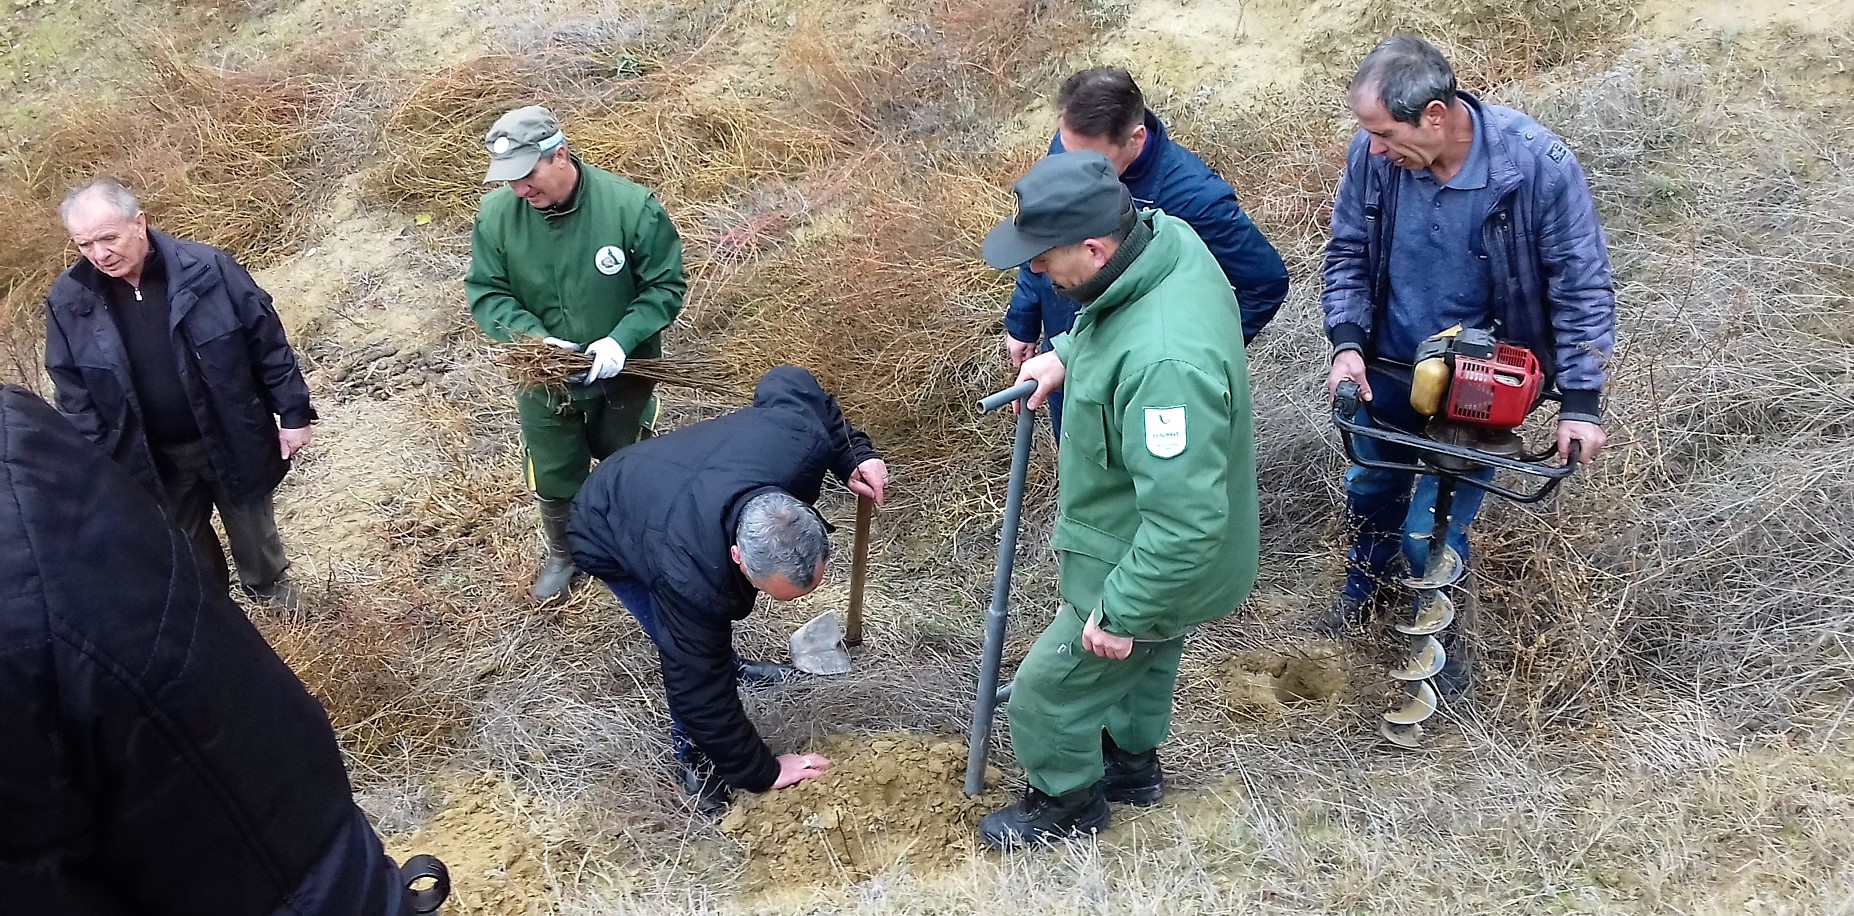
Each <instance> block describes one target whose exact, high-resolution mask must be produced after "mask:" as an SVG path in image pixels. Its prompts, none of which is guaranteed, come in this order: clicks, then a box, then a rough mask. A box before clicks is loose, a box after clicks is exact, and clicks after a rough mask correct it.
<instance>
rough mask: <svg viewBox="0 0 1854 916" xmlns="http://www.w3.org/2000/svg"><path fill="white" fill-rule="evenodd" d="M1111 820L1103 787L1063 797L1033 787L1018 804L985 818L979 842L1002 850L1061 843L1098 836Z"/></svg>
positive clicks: (1081, 790)
mask: <svg viewBox="0 0 1854 916" xmlns="http://www.w3.org/2000/svg"><path fill="white" fill-rule="evenodd" d="M1111 817H1112V815H1111V814H1110V813H1109V812H1108V808H1107V799H1106V798H1105V797H1104V796H1102V795H1101V785H1100V783H1096V784H1094V785H1092V786H1089V787H1088V788H1086V789H1078V790H1076V791H1074V792H1070V793H1069V794H1067V795H1062V796H1049V795H1044V794H1043V793H1042V792H1041V791H1039V790H1038V789H1037V788H1036V787H1035V786H1030V787H1028V788H1026V789H1024V797H1023V798H1021V799H1018V800H1017V802H1016V803H1014V804H1012V805H1010V806H1008V807H1005V808H1003V809H1000V810H998V811H993V812H992V813H990V814H987V815H985V819H984V820H983V821H980V822H979V840H981V841H982V842H984V844H985V845H987V846H990V847H991V848H993V849H1001V850H1010V849H1016V848H1018V847H1021V846H1027V845H1030V844H1032V843H1060V842H1062V841H1063V840H1065V839H1068V838H1069V837H1072V836H1081V835H1086V834H1093V833H1099V832H1100V831H1102V830H1103V829H1106V827H1107V822H1108V820H1109V819H1110V818H1111Z"/></svg>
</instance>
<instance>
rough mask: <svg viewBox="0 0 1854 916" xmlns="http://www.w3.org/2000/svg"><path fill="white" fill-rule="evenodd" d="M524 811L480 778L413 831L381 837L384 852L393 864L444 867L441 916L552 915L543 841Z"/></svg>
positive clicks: (501, 786) (500, 786) (505, 788)
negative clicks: (437, 862)
mask: <svg viewBox="0 0 1854 916" xmlns="http://www.w3.org/2000/svg"><path fill="white" fill-rule="evenodd" d="M524 804H525V802H524V801H523V800H522V799H520V798H518V797H516V796H515V795H514V792H513V789H512V788H511V787H510V786H509V785H508V784H507V783H505V782H502V781H501V780H498V779H496V778H494V777H490V776H484V777H482V778H480V779H477V780H475V781H474V782H471V783H469V784H467V785H464V786H462V787H461V788H459V789H458V790H457V791H456V793H455V794H453V795H452V796H451V797H450V798H449V799H448V800H447V802H446V807H445V809H444V810H442V811H440V812H438V813H437V814H435V815H433V816H432V818H431V819H430V820H429V821H426V822H425V824H424V825H423V826H421V827H420V828H419V829H417V830H415V831H412V832H411V833H403V834H398V835H396V836H390V837H387V838H386V851H387V852H388V853H389V854H390V855H392V857H393V859H394V861H398V862H404V861H405V860H406V859H408V858H410V857H411V856H414V855H417V854H419V853H422V852H423V853H430V854H432V855H435V856H437V857H438V858H440V859H442V860H444V865H445V867H446V868H448V869H450V873H451V898H450V900H449V901H448V902H446V903H445V904H444V910H443V912H444V913H445V916H539V914H542V913H548V912H552V909H551V907H550V905H549V901H551V900H552V899H553V896H554V895H553V893H552V886H551V882H550V881H549V879H548V877H547V873H546V870H545V869H544V868H543V866H542V861H543V858H544V856H545V851H546V842H545V841H544V840H543V839H542V838H541V837H539V836H537V835H536V834H535V833H534V831H533V830H532V829H530V828H529V827H528V826H527V825H526V823H525V822H526V821H528V820H529V818H527V817H525V816H523V814H522V812H521V808H522V807H523V805H524Z"/></svg>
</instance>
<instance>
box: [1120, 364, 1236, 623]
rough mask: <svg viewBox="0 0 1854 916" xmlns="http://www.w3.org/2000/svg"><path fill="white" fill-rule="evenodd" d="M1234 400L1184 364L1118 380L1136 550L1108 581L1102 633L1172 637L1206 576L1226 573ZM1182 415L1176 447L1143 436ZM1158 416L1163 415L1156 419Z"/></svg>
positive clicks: (1159, 438) (1157, 367)
mask: <svg viewBox="0 0 1854 916" xmlns="http://www.w3.org/2000/svg"><path fill="white" fill-rule="evenodd" d="M1230 397H1231V393H1230V391H1229V388H1228V386H1227V385H1225V384H1223V383H1222V382H1221V381H1220V380H1218V379H1215V378H1213V377H1211V376H1210V375H1209V374H1207V373H1205V372H1204V371H1202V370H1200V369H1198V368H1197V367H1195V366H1192V365H1190V364H1188V363H1183V362H1179V361H1176V360H1166V361H1163V362H1159V363H1156V364H1154V365H1152V366H1150V367H1147V368H1146V369H1144V370H1141V371H1140V372H1138V373H1136V374H1134V375H1132V376H1130V377H1128V378H1127V379H1125V380H1123V381H1122V382H1121V384H1120V385H1119V387H1118V388H1116V389H1115V391H1114V411H1115V413H1116V414H1118V416H1119V417H1120V443H1119V444H1120V449H1121V455H1123V456H1124V459H1123V460H1124V461H1125V463H1126V467H1127V472H1128V473H1129V474H1130V475H1131V476H1132V478H1133V501H1134V507H1135V510H1136V511H1137V512H1138V513H1139V528H1138V529H1137V530H1135V531H1134V533H1133V546H1132V547H1131V548H1130V549H1129V550H1128V551H1127V552H1126V554H1125V556H1123V557H1122V558H1121V560H1120V563H1119V564H1118V565H1117V566H1115V567H1114V569H1113V571H1112V572H1110V573H1108V574H1107V581H1106V583H1105V584H1104V587H1103V590H1102V605H1101V610H1102V616H1103V624H1102V625H1103V626H1104V627H1105V628H1106V629H1107V630H1108V632H1111V633H1116V634H1119V635H1122V636H1133V637H1136V638H1166V637H1170V636H1174V635H1176V634H1177V632H1178V630H1179V627H1180V625H1181V619H1183V618H1196V617H1197V616H1199V615H1196V614H1194V612H1196V611H1198V610H1199V609H1198V608H1196V607H1194V606H1193V605H1194V603H1195V602H1199V601H1201V600H1202V596H1203V595H1204V594H1205V593H1206V592H1209V591H1213V590H1212V589H1207V588H1206V587H1205V584H1204V583H1205V580H1206V579H1207V577H1215V576H1222V575H1227V574H1228V571H1227V570H1219V569H1217V568H1216V566H1215V562H1214V561H1215V558H1216V557H1217V556H1218V554H1219V552H1220V551H1221V550H1222V548H1223V544H1224V542H1225V540H1227V539H1228V538H1229V537H1230V531H1231V527H1230V525H1231V522H1230V510H1231V506H1230V498H1229V491H1230V488H1229V483H1228V481H1229V475H1230V463H1231V455H1230V442H1231V441H1232V440H1233V438H1234V437H1233V436H1232V435H1231V429H1230V427H1231V423H1232V418H1231V402H1230ZM1179 408H1182V409H1183V413H1184V416H1183V423H1184V437H1183V442H1182V445H1183V449H1182V450H1181V451H1178V452H1177V453H1176V454H1172V455H1171V457H1160V456H1159V454H1155V450H1156V451H1157V452H1158V453H1160V454H1165V453H1169V452H1170V451H1172V450H1173V449H1174V448H1176V446H1177V445H1178V444H1180V443H1178V442H1177V440H1175V439H1169V438H1165V437H1164V435H1163V433H1162V431H1160V430H1158V429H1157V427H1155V432H1159V433H1161V435H1159V436H1157V437H1155V436H1151V435H1149V434H1148V430H1147V423H1148V422H1154V423H1157V422H1159V421H1160V420H1162V419H1174V420H1175V419H1176V416H1177V410H1178V409H1179ZM1160 412H1163V413H1160Z"/></svg>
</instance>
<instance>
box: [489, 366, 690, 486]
mask: <svg viewBox="0 0 1854 916" xmlns="http://www.w3.org/2000/svg"><path fill="white" fill-rule="evenodd" d="M654 387H655V386H654V385H653V384H652V383H651V382H650V381H648V380H646V379H640V378H633V377H630V376H618V377H617V378H613V379H608V380H606V381H604V382H601V383H597V384H595V385H593V386H589V388H588V389H587V390H586V391H585V393H580V392H579V391H575V392H573V393H572V394H570V395H563V394H559V393H556V392H550V391H547V390H545V389H539V388H524V389H522V390H521V391H520V392H518V393H517V394H516V395H515V409H516V412H517V413H519V414H520V416H521V444H522V448H523V450H524V451H525V452H526V453H527V454H526V455H525V456H524V459H523V462H522V463H523V466H524V473H525V474H526V475H527V479H528V489H530V490H533V491H534V494H535V495H536V496H539V497H540V498H542V499H572V498H573V497H575V496H578V495H579V488H580V486H581V485H583V484H585V482H586V477H587V475H589V474H591V473H592V463H593V462H594V461H599V460H603V459H604V458H606V457H607V456H609V455H611V453H613V452H615V451H617V450H619V449H621V448H624V447H625V446H627V445H630V444H631V443H633V442H637V441H639V440H640V439H644V438H646V437H648V436H650V435H651V433H652V431H653V430H654V429H655V427H656V422H657V416H656V415H657V401H656V398H655V397H654V396H652V389H653V388H654Z"/></svg>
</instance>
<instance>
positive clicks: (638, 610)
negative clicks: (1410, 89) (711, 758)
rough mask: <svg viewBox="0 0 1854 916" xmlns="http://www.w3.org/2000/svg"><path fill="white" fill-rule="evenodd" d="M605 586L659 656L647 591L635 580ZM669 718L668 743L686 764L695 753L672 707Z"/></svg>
mask: <svg viewBox="0 0 1854 916" xmlns="http://www.w3.org/2000/svg"><path fill="white" fill-rule="evenodd" d="M605 587H606V588H609V589H611V590H612V594H613V595H615V596H617V598H618V603H619V604H622V605H624V609H625V610H627V611H630V612H631V616H632V617H635V618H637V625H638V626H640V627H642V628H643V630H644V635H645V636H648V637H650V644H651V645H653V646H656V647H657V651H658V652H659V653H661V652H662V651H663V635H662V634H663V631H662V630H660V629H659V628H658V623H657V607H656V603H655V602H653V601H651V600H650V589H648V588H645V587H644V583H642V582H639V581H637V580H636V579H619V580H617V581H616V582H607V583H605ZM733 674H734V677H735V678H739V677H740V656H739V655H735V656H734V665H733ZM664 699H665V700H667V699H668V698H667V697H665V698H664ZM669 719H670V744H671V745H672V746H674V748H675V750H676V759H677V760H678V761H680V762H682V763H689V762H691V757H692V755H693V753H694V752H695V750H696V747H695V742H693V741H690V740H689V736H688V734H687V733H686V732H685V731H684V730H683V727H682V720H680V719H678V718H676V710H675V707H674V706H671V707H670V714H669Z"/></svg>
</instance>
